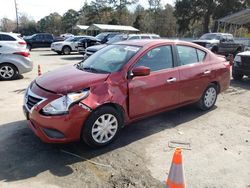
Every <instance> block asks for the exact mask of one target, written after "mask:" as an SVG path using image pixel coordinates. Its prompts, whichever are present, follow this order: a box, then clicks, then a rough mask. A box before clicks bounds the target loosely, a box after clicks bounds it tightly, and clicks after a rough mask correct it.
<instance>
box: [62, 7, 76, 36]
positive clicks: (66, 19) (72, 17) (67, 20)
mask: <svg viewBox="0 0 250 188" xmlns="http://www.w3.org/2000/svg"><path fill="white" fill-rule="evenodd" d="M78 20H79V12H77V11H75V10H73V9H69V10H68V11H67V12H66V13H64V14H63V17H62V31H63V32H66V33H67V32H71V33H72V32H73V28H74V26H75V25H76V23H77V22H78Z"/></svg>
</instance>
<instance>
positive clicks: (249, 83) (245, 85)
mask: <svg viewBox="0 0 250 188" xmlns="http://www.w3.org/2000/svg"><path fill="white" fill-rule="evenodd" d="M230 85H231V86H233V87H236V88H242V89H246V90H250V78H248V77H244V78H243V79H242V80H240V81H236V80H233V79H232V80H231V83H230Z"/></svg>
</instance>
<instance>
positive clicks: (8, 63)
mask: <svg viewBox="0 0 250 188" xmlns="http://www.w3.org/2000/svg"><path fill="white" fill-rule="evenodd" d="M6 64H7V65H12V66H13V67H15V68H16V70H17V71H18V73H19V72H20V70H19V68H18V67H17V66H16V65H15V64H13V63H10V62H2V63H0V66H1V65H6Z"/></svg>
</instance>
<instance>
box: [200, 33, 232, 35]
mask: <svg viewBox="0 0 250 188" xmlns="http://www.w3.org/2000/svg"><path fill="white" fill-rule="evenodd" d="M206 34H214V35H232V34H231V33H205V34H204V35H206Z"/></svg>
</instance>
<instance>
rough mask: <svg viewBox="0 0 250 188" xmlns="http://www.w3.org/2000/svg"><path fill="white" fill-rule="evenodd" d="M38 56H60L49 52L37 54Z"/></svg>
mask: <svg viewBox="0 0 250 188" xmlns="http://www.w3.org/2000/svg"><path fill="white" fill-rule="evenodd" d="M39 55H40V56H61V55H59V54H57V53H51V54H39Z"/></svg>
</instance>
